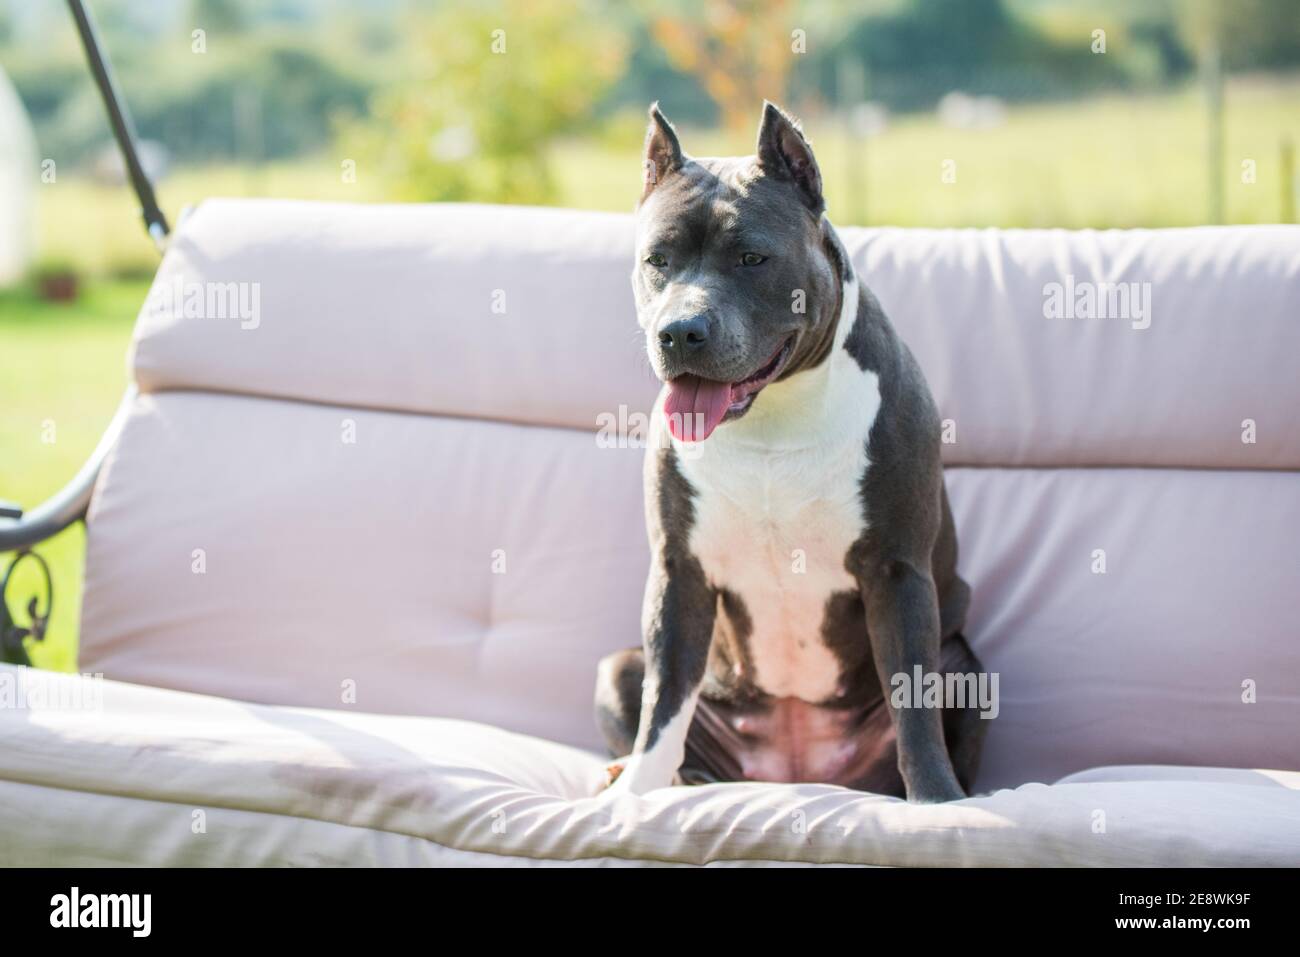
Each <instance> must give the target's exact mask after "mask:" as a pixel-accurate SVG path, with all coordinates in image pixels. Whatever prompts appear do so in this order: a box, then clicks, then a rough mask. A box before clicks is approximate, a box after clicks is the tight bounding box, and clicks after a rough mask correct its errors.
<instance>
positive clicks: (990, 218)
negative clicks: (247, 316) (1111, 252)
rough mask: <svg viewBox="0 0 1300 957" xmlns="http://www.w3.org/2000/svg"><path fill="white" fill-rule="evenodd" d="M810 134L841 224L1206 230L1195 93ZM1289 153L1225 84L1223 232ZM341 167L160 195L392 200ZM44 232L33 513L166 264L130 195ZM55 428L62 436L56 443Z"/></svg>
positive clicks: (221, 172)
mask: <svg viewBox="0 0 1300 957" xmlns="http://www.w3.org/2000/svg"><path fill="white" fill-rule="evenodd" d="M756 116H757V111H756ZM806 126H807V129H808V132H809V134H810V135H811V136H812V138H813V141H814V145H815V147H816V149H817V153H818V157H819V159H820V162H821V164H822V167H823V173H824V176H825V179H826V184H827V192H828V196H829V200H830V211H831V216H832V218H833V219H834V220H835V221H836V222H838V223H841V224H848V223H866V224H891V225H902V226H998V227H1015V226H1026V227H1028V226H1058V227H1065V228H1085V227H1095V228H1107V227H1128V226H1152V227H1155V226H1184V225H1195V224H1199V223H1204V222H1206V218H1207V216H1208V209H1209V201H1208V182H1207V181H1208V177H1207V173H1206V161H1205V156H1206V117H1205V111H1204V105H1203V101H1202V99H1201V96H1200V94H1199V91H1197V90H1196V89H1190V88H1189V89H1187V90H1184V91H1181V92H1175V93H1169V94H1164V95H1159V96H1155V95H1153V96H1143V97H1131V96H1130V97H1105V98H1099V99H1094V100H1087V101H1079V102H1073V103H1058V104H1054V105H1047V106H1042V105H1035V106H1022V107H1010V108H1009V109H1008V112H1007V116H1006V122H1005V123H1004V124H1002V125H1000V126H998V127H996V128H994V129H985V130H958V129H952V128H949V127H946V126H944V125H942V124H940V123H939V122H938V121H937V120H936V119H935V118H934V117H933V116H932V115H925V116H920V115H918V116H904V117H900V118H897V119H896V120H894V121H893V122H891V124H890V125H889V127H888V128H887V129H886V130H885V131H884V132H883V133H881V134H879V135H877V136H875V137H873V138H871V139H869V140H866V141H857V140H853V139H850V138H848V137H847V136H845V135H844V134H843V132H842V131H841V130H839V129H837V128H835V127H834V126H833V124H832V122H831V120H830V119H829V118H828V119H825V120H819V119H818V118H816V117H809V118H807V122H806ZM643 127H644V119H643V118H642V117H641V116H626V117H622V118H619V119H618V120H616V121H615V122H614V123H612V124H610V126H609V128H608V129H607V130H606V131H605V133H604V134H603V135H602V136H601V137H599V138H598V139H595V140H588V141H581V142H566V143H561V144H559V145H557V146H556V147H555V148H554V149H553V150H552V151H551V154H550V161H551V163H552V164H553V171H554V174H555V177H556V181H557V183H558V195H557V198H556V201H557V203H558V204H559V205H563V206H569V207H574V208H585V209H605V210H629V209H631V207H632V205H633V202H634V200H635V197H636V195H637V192H638V188H639V179H640V164H639V149H640V142H641V135H642V131H643ZM682 137H683V141H684V145H685V147H686V149H687V150H688V152H691V153H694V154H695V155H700V156H703V155H718V154H727V153H737V152H750V151H751V150H752V145H753V144H752V141H751V139H750V138H749V137H748V135H746V136H745V137H739V136H729V135H724V134H720V133H717V132H704V131H694V130H691V129H689V128H688V129H684V130H683V131H682ZM1288 138H1289V139H1290V141H1292V142H1293V143H1294V142H1300V78H1287V79H1281V80H1279V79H1276V78H1273V79H1268V80H1264V79H1251V78H1237V79H1234V80H1233V81H1231V82H1230V83H1229V84H1228V87H1227V92H1226V97H1225V125H1224V150H1223V156H1224V170H1223V177H1224V179H1223V184H1224V214H1225V215H1224V218H1225V220H1226V221H1228V222H1232V223H1257V222H1276V221H1278V219H1279V216H1280V215H1281V210H1282V193H1283V185H1284V184H1283V182H1282V175H1281V163H1280V149H1281V143H1282V141H1283V140H1284V139H1288ZM344 159H347V157H344V156H326V155H322V156H319V157H316V158H314V159H312V160H310V161H300V162H295V163H293V164H289V165H273V166H266V167H259V168H255V169H237V168H207V169H189V170H182V171H179V172H177V173H176V174H175V175H173V176H171V177H169V178H168V179H167V180H166V181H165V182H164V183H162V184H161V188H160V196H161V200H162V203H163V206H164V209H166V210H167V212H168V214H169V215H170V216H171V217H172V219H173V220H174V219H175V218H176V217H177V214H178V212H179V211H180V209H182V208H183V207H184V206H185V205H186V204H191V203H194V202H197V201H198V200H200V199H202V198H203V197H205V196H215V195H227V196H231V195H235V196H279V197H291V198H310V199H332V200H352V201H359V202H374V201H382V200H384V199H385V198H387V196H388V195H389V194H388V190H387V189H386V184H385V183H384V181H383V178H382V177H380V176H378V175H370V174H369V173H368V171H367V170H366V169H365V168H364V166H360V167H358V169H357V175H356V181H355V182H352V183H349V182H344V181H343V177H342V176H341V164H342V162H343V160H344ZM945 160H952V161H954V162H955V164H956V166H955V169H956V174H957V175H956V182H955V183H944V182H943V181H942V179H941V176H940V172H941V164H943V162H944V161H945ZM1244 160H1254V161H1255V163H1256V182H1254V183H1252V184H1247V183H1243V182H1242V180H1241V175H1240V171H1241V164H1242V162H1243V161H1244ZM38 221H39V228H40V236H39V246H40V258H41V259H42V260H43V261H45V262H47V263H53V262H58V263H61V264H67V265H71V266H74V267H75V268H76V269H77V270H78V271H79V272H81V273H82V274H83V275H84V276H86V277H89V278H88V279H87V281H86V282H85V283H84V291H83V294H82V296H81V298H80V299H79V301H77V302H76V303H74V304H72V305H52V304H49V303H45V302H42V301H40V299H39V298H38V297H36V296H35V295H34V293H33V292H32V290H31V288H30V287H28V288H20V289H18V290H10V291H0V403H2V404H3V408H4V413H3V415H0V498H5V499H10V500H15V501H19V502H21V503H23V504H24V505H27V506H29V507H30V506H32V505H35V504H36V503H38V502H40V501H41V500H42V499H44V498H45V497H47V496H49V495H50V494H52V493H53V492H55V491H56V490H57V489H58V488H59V487H60V486H61V485H62V484H63V483H64V482H65V481H67V480H68V479H69V478H71V476H72V475H73V474H74V473H75V472H76V470H77V468H78V466H79V465H80V464H81V462H82V461H83V460H84V459H85V457H86V456H87V455H88V454H89V453H90V451H91V450H92V448H93V447H94V445H95V443H96V441H97V440H98V438H99V435H100V433H101V431H102V429H103V428H104V426H105V424H106V423H107V422H108V420H109V418H110V417H111V414H112V411H113V409H114V407H115V405H116V402H117V399H118V397H119V395H120V394H121V390H122V387H123V385H124V383H125V369H124V356H125V352H126V348H127V344H128V342H129V340H130V330H131V325H132V323H133V320H134V317H135V313H136V311H137V310H138V308H139V306H140V303H141V302H142V300H143V298H144V295H145V292H146V289H147V278H148V276H149V275H150V274H151V273H152V271H153V269H154V267H155V265H156V262H157V255H156V253H155V251H154V249H153V247H152V245H151V244H150V243H149V241H148V240H147V239H146V238H145V237H144V233H143V230H142V229H141V228H140V225H139V222H138V215H137V212H136V206H135V201H134V198H133V197H132V196H131V194H130V191H129V190H128V189H127V188H126V187H105V186H98V185H94V184H92V183H91V182H89V181H86V180H82V179H78V178H76V177H73V176H64V175H61V176H60V178H59V181H58V182H57V183H55V184H50V185H47V186H43V187H42V189H41V193H40V195H39V220H38ZM110 277H117V278H110ZM123 277H126V278H123ZM49 422H52V423H53V424H54V426H55V434H56V440H55V441H54V442H43V441H42V432H43V430H45V427H46V424H47V423H49ZM83 546H84V541H83V533H82V532H81V530H80V528H74V529H71V530H69V531H68V532H65V533H64V534H63V535H61V536H59V537H58V538H57V539H56V540H55V541H53V542H51V543H49V544H48V545H46V546H44V547H43V548H42V549H41V551H42V553H43V554H44V555H46V556H47V557H48V558H49V559H50V561H51V564H52V567H53V569H54V574H55V591H56V605H55V618H54V620H53V623H52V632H51V635H50V639H49V641H48V642H47V646H46V647H44V648H41V649H38V650H37V651H36V652H35V653H34V656H33V657H34V658H35V659H36V661H37V663H38V664H40V665H42V666H44V667H50V668H60V669H68V668H71V667H73V666H74V664H75V636H76V633H77V628H76V625H77V613H78V603H79V599H80V578H81V573H80V569H81V561H82V553H83ZM17 584H18V585H19V586H21V585H22V582H21V581H20V582H18V583H17ZM18 593H20V594H21V593H22V589H21V587H20V588H19V589H18Z"/></svg>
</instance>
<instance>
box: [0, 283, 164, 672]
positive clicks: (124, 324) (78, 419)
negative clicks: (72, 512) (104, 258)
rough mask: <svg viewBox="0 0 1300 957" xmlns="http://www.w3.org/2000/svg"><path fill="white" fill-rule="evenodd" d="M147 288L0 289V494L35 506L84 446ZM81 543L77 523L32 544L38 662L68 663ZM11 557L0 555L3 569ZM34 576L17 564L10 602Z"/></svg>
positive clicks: (109, 409) (96, 432) (93, 434)
mask: <svg viewBox="0 0 1300 957" xmlns="http://www.w3.org/2000/svg"><path fill="white" fill-rule="evenodd" d="M147 288H148V286H147V284H146V283H145V282H142V281H139V280H136V281H103V282H95V283H91V284H90V285H89V286H88V288H87V289H86V290H85V292H84V294H83V295H82V297H81V299H80V300H79V301H78V302H76V303H73V304H70V305H56V304H52V303H47V302H43V301H41V300H40V299H39V298H38V297H37V296H35V295H34V294H33V293H32V292H31V291H30V290H28V289H19V290H9V291H4V292H0V407H2V409H3V411H2V412H0V498H5V499H7V500H9V501H16V502H18V503H20V504H21V505H23V506H24V507H25V508H31V507H33V506H35V505H38V504H39V503H40V502H42V501H44V500H45V499H46V498H48V497H49V496H50V495H52V494H54V493H55V492H56V491H58V490H59V489H60V488H61V487H62V486H63V484H64V483H65V482H67V481H68V480H69V479H71V478H72V476H73V475H75V474H76V472H77V469H78V468H80V467H81V465H82V463H83V462H85V460H86V458H87V456H89V455H90V453H91V451H92V450H93V449H94V447H95V445H96V444H97V443H98V441H99V438H100V436H101V435H102V434H103V431H104V427H105V426H107V425H108V422H109V419H111V418H112V415H113V410H114V409H115V408H116V407H117V401H118V399H119V397H120V396H121V394H122V389H123V388H124V387H125V385H126V381H127V378H126V349H127V344H128V343H129V342H130V339H131V326H132V324H133V323H134V321H135V316H136V313H137V312H138V311H139V309H140V304H141V302H143V300H144V296H145V292H146V290H147ZM84 550H85V534H84V531H83V529H82V527H81V526H80V525H79V524H78V525H74V526H73V527H71V528H69V529H67V530H65V531H64V532H62V533H61V534H60V535H58V536H56V537H55V538H54V539H52V540H51V541H49V542H47V543H46V544H44V545H42V546H40V547H39V548H38V549H37V551H38V552H39V553H40V554H41V555H42V556H43V557H44V558H45V559H46V560H47V561H48V562H49V563H50V570H51V573H52V575H53V578H54V594H55V602H54V613H53V615H52V616H51V619H50V633H49V636H48V638H47V641H46V643H45V645H44V646H43V647H36V648H33V649H32V652H31V654H32V660H33V662H34V663H35V664H38V665H40V666H42V667H46V668H53V669H58V670H71V669H72V668H73V667H74V666H75V664H76V635H77V622H78V618H79V615H80V610H81V607H80V606H81V566H82V558H83V553H84ZM11 557H12V556H10V555H3V556H0V563H3V565H4V567H6V568H7V567H8V563H9V561H10V559H11ZM36 581H37V575H36V573H35V572H33V571H32V570H31V569H30V568H24V569H20V570H19V574H18V576H16V577H15V581H14V582H13V583H12V584H11V586H10V588H11V598H12V597H17V598H19V599H20V601H11V602H10V604H11V605H12V606H18V605H25V604H26V599H27V597H29V596H30V595H31V594H33V593H34V592H33V591H32V589H33V588H34V587H35V582H36ZM14 611H15V612H17V608H16V607H15V608H14Z"/></svg>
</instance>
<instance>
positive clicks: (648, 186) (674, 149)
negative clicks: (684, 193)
mask: <svg viewBox="0 0 1300 957" xmlns="http://www.w3.org/2000/svg"><path fill="white" fill-rule="evenodd" d="M684 162H685V159H684V157H683V156H682V144H681V143H679V142H678V141H677V131H676V130H674V129H673V125H672V124H671V123H669V122H668V120H667V119H666V118H665V117H664V115H663V113H661V112H660V110H659V104H658V102H655V103H652V104H651V105H650V126H649V128H648V129H647V130H646V131H645V185H644V187H643V188H642V190H641V202H645V198H646V197H647V196H649V195H650V193H651V191H652V190H653V189H654V188H655V187H656V186H658V185H659V184H660V183H662V182H663V180H664V177H665V176H667V175H668V174H669V173H673V172H676V171H677V170H679V169H681V168H682V164H683V163H684Z"/></svg>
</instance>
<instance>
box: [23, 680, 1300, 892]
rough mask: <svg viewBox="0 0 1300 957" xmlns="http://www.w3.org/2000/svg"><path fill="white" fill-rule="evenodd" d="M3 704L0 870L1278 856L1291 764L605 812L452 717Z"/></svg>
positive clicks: (160, 700)
mask: <svg viewBox="0 0 1300 957" xmlns="http://www.w3.org/2000/svg"><path fill="white" fill-rule="evenodd" d="M77 688H80V689H82V690H81V697H80V698H79V699H78V698H76V697H75V696H74V694H73V692H74V690H75V689H77ZM6 689H8V693H10V694H15V693H19V694H20V695H21V699H22V700H23V701H24V702H29V703H30V705H31V706H30V707H23V708H18V707H6V708H4V709H0V741H3V742H4V747H3V748H0V833H2V834H4V835H5V841H4V843H3V844H0V863H3V864H23V865H42V864H54V863H58V864H97V865H111V864H151V865H159V866H166V865H205V864H206V865H265V866H285V865H292V866H303V865H313V864H331V865H419V864H481V863H487V864H497V865H503V864H504V865H510V864H536V863H543V862H557V863H581V864H609V863H626V862H629V861H651V862H661V863H667V864H696V865H699V864H729V863H770V862H776V863H783V864H799V863H839V864H863V865H919V866H938V865H977V866H998V865H1030V866H1032V865H1067V864H1068V865H1138V866H1142V865H1157V864H1159V865H1166V866H1170V865H1242V866H1261V865H1295V864H1296V863H1298V862H1300V813H1297V811H1298V809H1300V774H1296V773H1286V772H1269V771H1250V770H1216V769H1199V768H1198V769H1192V768H1169V767H1161V768H1150V767H1128V768H1100V769H1096V770H1093V771H1089V772H1085V773H1083V774H1077V775H1074V776H1072V777H1070V778H1067V779H1065V780H1064V781H1062V782H1060V783H1058V784H1055V785H1052V786H1047V785H1044V784H1025V785H1022V786H1021V787H1018V788H1016V789H1014V790H1001V791H997V792H996V793H993V794H988V795H984V796H979V797H974V798H970V799H967V800H965V801H959V802H956V803H953V804H948V805H937V806H918V805H909V804H907V803H905V802H902V801H899V800H896V799H892V798H884V797H878V796H874V795H868V794H862V793H859V792H855V791H849V790H846V789H843V788H838V787H832V786H826V785H775V784H727V785H710V786H706V787H692V788H682V787H677V788H666V789H663V790H661V791H655V792H652V793H651V794H649V795H647V796H645V797H644V798H636V797H622V798H619V799H617V800H616V801H609V800H604V799H600V798H593V797H592V796H591V795H593V794H594V793H595V792H596V790H597V788H598V786H599V783H600V781H601V779H602V776H603V762H602V761H601V760H600V759H599V758H597V757H595V756H593V755H591V754H588V753H584V752H583V751H580V750H575V749H573V748H568V747H564V746H562V745H557V744H553V743H550V742H546V741H542V740H539V739H537V738H532V737H527V736H524V735H519V734H512V733H509V732H506V731H502V730H500V729H496V728H492V727H489V726H486V725H482V724H476V723H472V722H466V721H455V720H448V719H439V718H409V717H397V716H377V715H372V714H364V713H360V712H357V713H353V712H346V711H316V710H310V709H298V708H283V707H268V706H258V705H247V704H242V703H238V702H234V701H228V700H223V699H220V698H214V697H207V696H202V695H194V694H184V693H180V692H175V691H165V690H160V689H151V688H144V687H140V686H134V685H127V684H119V683H116V682H111V681H106V682H98V683H96V682H94V681H93V679H83V678H79V677H75V676H62V675H49V674H43V673H38V672H26V671H24V670H23V669H17V668H13V667H9V666H4V667H0V693H3V692H4V691H5V690H6ZM18 689H21V690H20V691H19V690H18ZM96 689H97V690H96ZM73 701H77V703H78V704H80V705H81V706H82V707H73V706H71V704H70V703H71V702H73Z"/></svg>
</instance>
